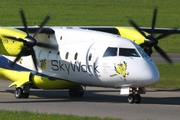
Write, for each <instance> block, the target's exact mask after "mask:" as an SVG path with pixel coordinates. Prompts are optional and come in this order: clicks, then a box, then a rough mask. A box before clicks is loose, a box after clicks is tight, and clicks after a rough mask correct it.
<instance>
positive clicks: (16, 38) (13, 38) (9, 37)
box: [3, 36, 24, 42]
mask: <svg viewBox="0 0 180 120" xmlns="http://www.w3.org/2000/svg"><path fill="white" fill-rule="evenodd" d="M3 37H5V38H8V39H12V40H15V41H19V42H24V39H22V38H18V37H12V36H3Z"/></svg>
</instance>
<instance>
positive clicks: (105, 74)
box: [7, 27, 159, 88]
mask: <svg viewBox="0 0 180 120" xmlns="http://www.w3.org/2000/svg"><path fill="white" fill-rule="evenodd" d="M51 29H53V30H54V31H55V34H53V35H47V34H39V35H38V36H37V37H36V39H37V41H41V42H42V41H43V42H45V43H49V44H53V45H57V46H58V49H56V50H53V49H45V48H41V47H35V53H36V57H37V62H38V67H39V68H38V69H39V73H42V74H45V75H48V76H51V77H54V78H59V79H64V80H68V81H72V82H75V83H79V84H82V85H89V86H102V87H117V88H119V87H121V86H122V85H130V86H132V87H145V86H149V85H152V84H155V83H156V82H158V80H159V72H158V69H157V68H156V66H155V64H154V62H153V61H152V60H151V59H150V58H149V57H148V56H147V55H146V54H145V53H144V51H143V50H142V49H141V48H140V47H139V46H138V45H137V44H135V43H133V42H131V41H129V40H127V39H125V38H122V37H120V36H117V35H112V34H108V33H102V32H95V31H90V30H80V29H78V30H77V29H67V28H60V27H52V28H51ZM108 49H109V50H117V51H116V53H115V55H108V54H106V53H108V52H106V51H107V50H108ZM129 49H130V50H132V51H136V53H137V54H138V55H134V56H133V55H132V56H126V55H121V54H120V52H121V50H122V51H123V50H129ZM105 52H106V53H105ZM7 58H8V59H11V60H13V59H14V57H7ZM17 64H19V65H20V66H23V67H25V68H27V69H29V70H31V71H32V70H33V71H35V69H34V66H33V62H32V59H31V58H30V56H27V57H22V59H21V62H20V63H19V62H18V63H17Z"/></svg>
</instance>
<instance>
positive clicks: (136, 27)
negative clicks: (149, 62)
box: [129, 19, 147, 38]
mask: <svg viewBox="0 0 180 120" xmlns="http://www.w3.org/2000/svg"><path fill="white" fill-rule="evenodd" d="M129 23H130V24H131V25H132V26H133V27H135V29H136V30H137V31H139V33H141V35H143V36H144V37H145V38H146V37H147V36H146V34H145V33H144V32H143V31H142V30H141V29H140V28H139V27H138V26H137V24H136V23H135V22H134V21H133V20H131V19H130V20H129Z"/></svg>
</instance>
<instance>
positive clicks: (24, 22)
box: [20, 8, 29, 36]
mask: <svg viewBox="0 0 180 120" xmlns="http://www.w3.org/2000/svg"><path fill="white" fill-rule="evenodd" d="M20 15H21V19H22V22H23V25H24V28H25V30H26V34H27V35H28V36H29V31H28V28H27V22H26V18H25V15H24V12H23V9H22V8H21V9H20Z"/></svg>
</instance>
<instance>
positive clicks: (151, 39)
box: [129, 7, 176, 64]
mask: <svg viewBox="0 0 180 120" xmlns="http://www.w3.org/2000/svg"><path fill="white" fill-rule="evenodd" d="M157 11H158V7H154V11H153V18H152V26H151V33H150V35H146V34H145V33H144V32H143V31H142V30H141V29H140V27H139V26H138V25H137V24H136V23H135V22H134V21H133V20H132V19H130V20H129V23H130V24H131V25H132V26H133V27H134V28H135V29H136V30H137V31H138V32H139V33H140V34H141V35H143V36H144V37H145V41H144V43H142V44H140V46H141V47H144V48H145V49H144V51H145V52H146V53H147V54H148V55H149V56H151V54H152V47H154V49H155V50H156V51H157V52H158V53H159V54H160V55H161V56H162V57H163V58H164V59H165V60H166V61H167V62H168V63H170V64H171V63H172V62H173V61H172V60H171V58H170V57H169V56H168V55H167V54H166V53H165V52H164V51H163V50H162V49H161V48H160V47H159V46H158V40H160V39H162V38H165V37H167V36H168V35H170V34H172V32H168V33H167V32H166V33H163V34H161V35H159V36H158V37H155V34H154V28H155V24H156V17H157ZM174 30H176V28H174V29H172V31H174Z"/></svg>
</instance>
